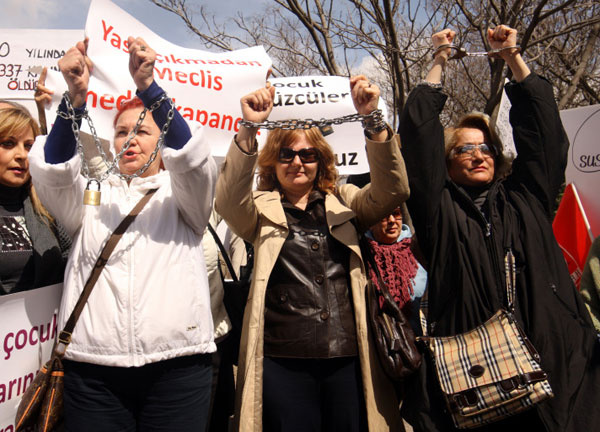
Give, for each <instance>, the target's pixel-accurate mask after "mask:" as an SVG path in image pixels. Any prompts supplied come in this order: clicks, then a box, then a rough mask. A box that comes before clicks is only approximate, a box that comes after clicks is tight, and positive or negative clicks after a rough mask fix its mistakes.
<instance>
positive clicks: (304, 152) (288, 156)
mask: <svg viewBox="0 0 600 432" xmlns="http://www.w3.org/2000/svg"><path fill="white" fill-rule="evenodd" d="M296 155H298V156H299V157H300V161H301V162H302V163H313V162H316V161H317V159H318V158H319V152H318V150H317V149H316V148H314V147H309V148H303V149H301V150H298V151H296V150H292V149H291V148H289V147H281V148H280V149H279V162H282V163H290V162H292V161H293V160H294V159H295V158H296Z"/></svg>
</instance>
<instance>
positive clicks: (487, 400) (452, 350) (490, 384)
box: [421, 249, 554, 429]
mask: <svg viewBox="0 0 600 432" xmlns="http://www.w3.org/2000/svg"><path fill="white" fill-rule="evenodd" d="M504 261H505V270H506V288H507V295H508V297H507V299H508V310H505V309H500V310H498V311H497V312H496V313H495V314H494V316H492V317H491V318H490V319H489V320H487V321H486V322H485V323H483V324H481V325H480V326H478V327H476V328H474V329H473V330H470V331H468V332H466V333H461V334H459V335H456V336H447V337H427V336H425V337H423V338H422V340H424V341H425V342H426V344H427V346H428V348H429V351H430V353H431V356H432V358H433V363H434V365H435V371H436V374H437V377H438V380H439V382H440V386H441V389H442V392H443V394H444V398H445V400H446V404H447V406H448V410H449V412H450V414H451V416H452V420H453V421H454V425H455V426H456V427H457V428H459V429H471V428H476V427H481V426H483V425H485V424H488V423H492V422H495V421H498V420H500V419H502V418H505V417H508V416H511V415H515V414H518V413H520V412H522V411H525V410H527V409H529V408H532V407H533V406H534V405H535V404H537V403H540V402H542V401H544V400H546V399H549V398H551V397H553V396H554V395H553V393H552V388H551V387H550V384H549V383H548V375H547V374H546V372H544V371H543V370H542V369H541V367H540V364H539V363H540V357H539V354H538V353H537V351H536V350H535V348H534V347H533V344H532V343H531V342H530V341H529V339H528V338H527V336H526V335H525V333H524V332H523V331H522V330H521V328H520V327H519V326H518V324H517V322H516V320H515V318H514V316H513V313H514V303H513V302H514V287H515V266H514V257H513V255H512V251H511V250H510V249H509V250H508V251H507V253H506V256H505V260H504ZM423 306H424V307H426V306H427V304H426V302H425V303H424V304H423V305H422V309H421V319H422V321H423V319H424V317H425V316H426V314H425V311H424V310H423ZM424 327H425V328H424V329H423V330H424V334H426V333H425V331H426V326H424Z"/></svg>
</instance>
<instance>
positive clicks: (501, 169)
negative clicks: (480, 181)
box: [444, 112, 510, 179]
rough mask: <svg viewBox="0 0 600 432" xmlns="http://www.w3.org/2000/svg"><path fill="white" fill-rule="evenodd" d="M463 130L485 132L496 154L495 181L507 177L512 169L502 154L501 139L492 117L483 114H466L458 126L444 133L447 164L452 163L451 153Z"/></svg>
mask: <svg viewBox="0 0 600 432" xmlns="http://www.w3.org/2000/svg"><path fill="white" fill-rule="evenodd" d="M462 129H478V130H480V131H481V132H483V135H484V136H485V139H486V142H488V143H489V144H491V145H492V147H493V148H494V151H495V153H496V155H495V156H494V179H497V178H501V177H503V176H505V175H506V174H507V172H508V171H509V169H510V163H509V161H508V160H507V159H506V157H505V156H504V154H503V153H502V149H503V146H502V141H501V140H500V137H499V136H498V135H497V134H496V131H495V130H494V128H492V127H491V126H490V117H489V116H488V115H487V114H484V113H482V112H471V113H469V114H465V115H464V116H462V117H461V118H460V119H459V120H458V123H457V124H456V126H454V127H449V128H447V129H446V130H445V131H444V141H445V147H446V162H448V163H449V162H450V159H449V158H450V152H451V151H452V149H453V148H454V147H455V146H456V143H457V142H458V134H459V132H460V131H461V130H462Z"/></svg>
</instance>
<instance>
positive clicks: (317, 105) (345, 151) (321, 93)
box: [269, 76, 386, 174]
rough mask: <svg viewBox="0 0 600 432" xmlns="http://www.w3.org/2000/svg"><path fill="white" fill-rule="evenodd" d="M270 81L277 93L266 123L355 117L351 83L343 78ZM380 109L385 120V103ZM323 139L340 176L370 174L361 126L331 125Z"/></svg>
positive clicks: (381, 103) (301, 78)
mask: <svg viewBox="0 0 600 432" xmlns="http://www.w3.org/2000/svg"><path fill="white" fill-rule="evenodd" d="M270 81H271V84H272V85H273V86H274V87H275V89H276V91H275V100H274V107H273V112H272V113H271V115H270V117H269V120H284V119H313V120H320V119H323V118H325V119H331V118H337V117H342V116H345V115H349V114H356V109H355V108H354V104H353V102H352V95H351V93H350V80H349V79H348V78H346V77H337V76H303V77H287V78H275V79H271V80H270ZM379 108H380V109H382V110H383V111H384V117H385V114H386V109H385V103H384V102H383V100H381V99H380V101H379ZM325 139H326V140H327V142H328V143H329V144H330V145H331V146H332V147H333V151H334V153H335V156H336V167H337V169H338V171H339V172H340V173H341V174H360V173H364V172H366V171H368V170H369V165H368V163H367V155H366V152H365V137H364V133H363V128H362V125H361V124H360V122H352V123H344V124H340V125H334V126H333V133H332V134H331V135H328V136H327V137H326V138H325Z"/></svg>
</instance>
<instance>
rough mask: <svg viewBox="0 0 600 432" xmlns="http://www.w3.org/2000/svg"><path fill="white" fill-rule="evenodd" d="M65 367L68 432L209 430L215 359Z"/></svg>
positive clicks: (70, 363) (66, 362) (195, 357)
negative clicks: (128, 366)
mask: <svg viewBox="0 0 600 432" xmlns="http://www.w3.org/2000/svg"><path fill="white" fill-rule="evenodd" d="M63 362H64V367H65V391H64V404H65V430H66V431H67V432H82V431H86V432H104V431H106V432H117V431H127V432H129V431H131V432H136V431H142V432H146V431H148V432H149V431H156V432H158V431H161V432H172V431H178V432H180V431H184V432H186V431H189V432H192V431H194V432H204V430H205V428H206V423H207V420H208V409H209V405H210V389H211V381H212V366H211V355H210V354H204V355H192V356H186V357H179V358H175V359H170V360H165V361H161V362H157V363H151V364H148V365H145V366H141V367H131V368H123V367H110V366H99V365H94V364H90V363H80V362H74V361H69V360H64V361H63Z"/></svg>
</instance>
